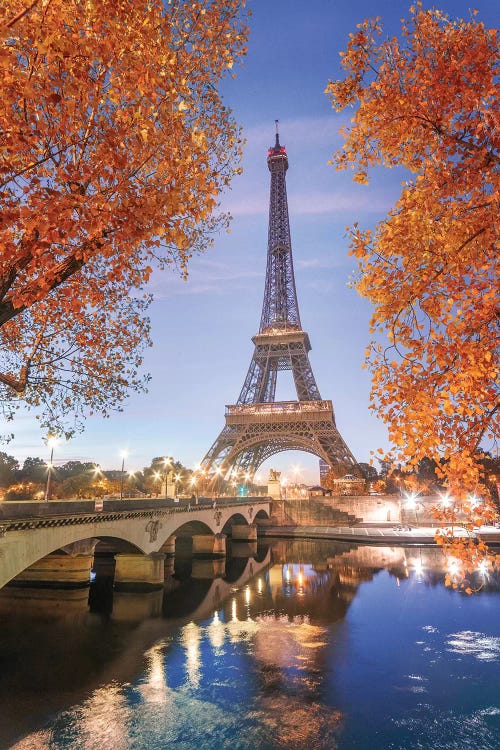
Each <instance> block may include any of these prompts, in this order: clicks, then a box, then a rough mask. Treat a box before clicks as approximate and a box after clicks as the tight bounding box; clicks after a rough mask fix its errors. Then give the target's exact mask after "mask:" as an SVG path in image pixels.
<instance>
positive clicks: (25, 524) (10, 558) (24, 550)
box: [0, 499, 269, 588]
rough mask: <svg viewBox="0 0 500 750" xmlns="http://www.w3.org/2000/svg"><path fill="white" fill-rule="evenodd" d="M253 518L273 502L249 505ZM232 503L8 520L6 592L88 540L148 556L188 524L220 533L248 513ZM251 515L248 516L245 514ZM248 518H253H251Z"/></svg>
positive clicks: (2, 573)
mask: <svg viewBox="0 0 500 750" xmlns="http://www.w3.org/2000/svg"><path fill="white" fill-rule="evenodd" d="M248 505H249V506H251V507H252V508H253V510H252V518H253V513H254V512H257V511H259V510H261V509H264V511H266V512H267V511H268V510H269V500H267V499H262V500H255V502H253V503H252V502H249V503H248ZM238 506H239V507H238V510H237V511H235V509H234V507H232V506H231V505H230V504H227V505H223V504H221V505H220V507H216V508H213V507H208V508H207V507H204V506H198V507H195V508H191V509H189V510H187V509H186V510H185V509H182V510H177V509H176V510H175V511H173V510H156V509H155V510H141V511H134V510H131V511H130V512H116V513H115V512H112V513H111V512H110V513H107V514H102V515H98V514H95V513H91V514H88V515H86V516H85V515H82V516H76V515H73V516H68V517H61V518H59V517H58V518H55V519H54V518H53V517H52V518H50V517H49V518H42V517H40V518H32V519H21V520H19V521H16V520H14V521H5V522H4V523H3V524H2V528H1V529H0V588H1V587H2V586H4V585H5V584H6V583H8V582H9V581H11V580H12V579H13V578H15V577H16V576H17V575H18V574H19V573H21V572H22V571H24V570H25V569H26V568H28V567H30V565H33V564H34V563H36V562H38V561H39V560H42V559H43V558H44V557H47V555H49V554H50V553H51V552H55V551H56V550H58V549H63V548H64V547H67V546H68V545H71V544H74V543H76V542H79V541H82V540H86V539H91V538H94V539H105V538H111V539H118V540H123V541H124V542H127V543H129V544H131V545H133V547H134V548H135V549H136V550H137V551H139V552H142V553H143V554H151V553H152V552H158V551H159V550H160V549H161V547H162V545H163V544H164V543H165V542H166V540H167V539H168V538H169V537H170V536H172V535H174V534H175V533H176V531H177V530H178V529H180V528H182V527H183V526H185V525H186V524H187V523H191V522H196V524H197V526H196V528H200V529H203V531H202V532H201V533H212V534H216V533H220V532H221V531H222V528H223V527H224V525H225V524H226V522H227V521H228V519H229V518H230V517H231V516H233V515H235V513H237V512H240V511H241V510H243V509H242V508H241V503H238ZM243 512H244V513H245V511H243ZM247 516H248V513H247Z"/></svg>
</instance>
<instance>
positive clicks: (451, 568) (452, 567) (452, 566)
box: [448, 558, 460, 576]
mask: <svg viewBox="0 0 500 750" xmlns="http://www.w3.org/2000/svg"><path fill="white" fill-rule="evenodd" d="M459 571H460V566H459V564H458V560H455V559H454V558H452V559H451V560H449V561H448V573H449V574H450V575H451V576H456V575H457V574H458V573H459Z"/></svg>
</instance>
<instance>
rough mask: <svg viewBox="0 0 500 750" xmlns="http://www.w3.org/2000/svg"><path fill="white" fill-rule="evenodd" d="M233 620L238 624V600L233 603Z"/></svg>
mask: <svg viewBox="0 0 500 750" xmlns="http://www.w3.org/2000/svg"><path fill="white" fill-rule="evenodd" d="M231 619H232V620H233V621H234V622H236V620H237V619H238V610H237V608H236V599H233V600H232V602H231Z"/></svg>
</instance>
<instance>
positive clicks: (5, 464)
mask: <svg viewBox="0 0 500 750" xmlns="http://www.w3.org/2000/svg"><path fill="white" fill-rule="evenodd" d="M18 469H19V462H18V460H17V459H16V458H14V456H9V455H8V454H7V453H5V452H4V451H0V487H8V486H9V485H10V484H13V482H15V480H16V472H17V470H18Z"/></svg>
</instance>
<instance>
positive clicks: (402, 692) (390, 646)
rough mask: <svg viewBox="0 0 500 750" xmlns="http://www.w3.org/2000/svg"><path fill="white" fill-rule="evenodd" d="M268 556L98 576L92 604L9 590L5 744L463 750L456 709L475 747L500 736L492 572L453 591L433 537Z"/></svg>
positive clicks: (298, 547)
mask: <svg viewBox="0 0 500 750" xmlns="http://www.w3.org/2000/svg"><path fill="white" fill-rule="evenodd" d="M259 559H260V560H261V562H260V563H259V562H258V561H257V560H256V558H254V557H251V558H235V559H229V558H228V560H227V561H226V565H225V567H224V571H223V573H224V576H223V577H221V573H222V571H221V569H220V568H219V567H217V566H214V565H213V564H212V561H203V562H205V563H207V564H206V565H205V566H199V567H198V568H197V567H196V566H193V564H192V563H191V561H183V562H179V564H177V563H176V567H175V575H173V576H169V577H168V578H167V579H166V581H165V587H164V589H163V590H162V591H160V592H149V593H146V594H131V593H126V594H124V593H121V592H113V588H112V584H111V585H110V582H109V580H107V581H105V580H104V578H103V577H102V576H99V575H98V576H97V578H96V581H95V584H94V585H93V588H92V590H91V596H90V603H91V606H90V607H89V605H88V603H87V601H86V597H85V596H83V595H82V591H81V590H79V591H77V592H68V591H64V592H63V591H61V592H56V591H54V590H51V591H44V590H41V589H38V590H37V589H33V590H31V591H30V590H29V589H14V588H4V589H3V590H1V591H0V614H1V615H2V631H1V649H0V669H1V671H0V700H1V702H2V707H3V710H2V712H1V714H0V747H1V748H15V750H44V749H45V748H47V750H48V748H50V750H94V748H95V749H96V750H97V748H99V750H101V748H102V747H109V748H113V750H115V749H116V750H122V748H123V749H125V748H127V749H132V750H135V749H136V748H137V750H139V749H140V750H153V748H158V747H162V748H163V747H165V748H166V747H169V748H170V747H172V748H173V747H179V748H182V749H183V750H191V749H192V748H201V747H202V748H204V749H205V748H206V749H207V750H212V748H214V749H215V748H221V747H231V749H232V750H247V749H248V750H250V748H252V749H254V748H255V750H283V749H285V748H290V750H291V749H292V748H293V750H301V749H302V748H304V749H305V748H314V749H315V750H323V749H324V750H331V749H332V748H339V750H340V749H342V750H347V749H348V748H349V749H350V748H352V747H373V748H375V750H377V749H378V748H380V749H381V750H382V748H384V749H385V748H387V747H393V748H404V747H413V746H419V747H422V748H427V747H428V748H431V747H440V746H441V747H451V746H453V747H457V748H462V747H463V748H464V750H465V748H466V747H468V746H467V745H465V744H460V743H461V742H462V739H461V738H462V737H465V736H466V735H465V734H464V733H463V732H462V733H460V731H459V730H458V729H457V726H458V722H459V721H460V719H459V714H460V711H459V710H458V706H461V707H462V708H461V709H460V710H462V711H465V710H467V711H468V712H469V713H468V714H467V715H470V716H474V721H475V722H476V728H477V729H478V732H480V734H481V738H482V739H481V742H480V743H477V742H476V743H475V745H476V747H477V748H492V749H493V748H495V747H497V745H495V744H491V742H493V737H494V736H495V734H494V731H493V730H494V729H495V727H496V728H497V729H498V730H500V708H499V710H498V712H496V711H495V710H494V709H495V706H496V701H497V698H498V694H499V693H500V676H499V670H498V663H499V662H500V631H499V626H498V625H497V622H498V618H497V617H495V616H494V615H495V614H497V613H498V606H499V603H500V600H499V597H498V593H497V589H498V586H497V583H496V582H494V581H493V582H491V583H490V588H489V591H486V592H485V593H484V594H481V595H479V596H476V597H465V596H464V595H462V594H460V593H458V592H452V591H449V590H447V589H445V588H444V585H443V581H444V574H443V570H442V557H441V552H440V550H438V549H437V548H433V547H428V548H408V549H403V548H389V547H356V546H353V545H346V544H340V543H329V542H314V543H311V542H304V541H299V540H297V541H293V542H283V541H279V542H276V543H275V544H273V546H272V549H271V550H270V551H269V552H267V553H264V554H262V555H260V557H259ZM208 563H210V564H208ZM192 572H194V573H195V574H196V576H195V577H193V576H191V575H189V574H190V573H192ZM450 676H451V678H453V679H454V680H455V681H454V682H453V683H452V684H451V685H450V684H448V683H449V681H450V679H451V678H450ZM467 681H468V682H467ZM470 684H472V685H473V686H474V694H472V693H471V691H470V688H469V689H468V688H467V685H470ZM42 686H43V688H42ZM422 700H425V706H427V709H426V712H427V716H428V717H429V719H428V721H426V722H423V723H421V728H420V729H417V723H416V722H417V720H419V717H421V715H422V712H423V711H424V709H423V706H424V704H423V703H421V702H420V703H419V701H422ZM454 711H456V715H457V718H456V721H455V720H454V721H451V720H450V716H454ZM445 715H446V716H448V719H449V729H448V730H446V731H448V734H446V731H445V733H444V734H443V736H442V737H441V740H440V742H441V744H439V743H438V744H436V736H435V735H434V734H433V733H432V731H431V728H430V727H431V724H432V722H437V724H438V725H439V726H443V717H444V716H445ZM460 715H461V714H460ZM445 723H446V722H445ZM457 733H458V734H457ZM452 736H458V737H459V742H458V744H457V743H455V744H454V745H451V744H449V741H450V738H451V737H452ZM374 737H375V738H377V739H376V742H374V741H373V738H374ZM467 737H468V738H469V739H470V733H469V734H467ZM490 738H491V742H490ZM464 741H465V740H464ZM377 743H378V744H377ZM411 743H413V744H411ZM416 743H419V744H418V745H417V744H416ZM481 743H482V744H481ZM488 743H490V744H488Z"/></svg>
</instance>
